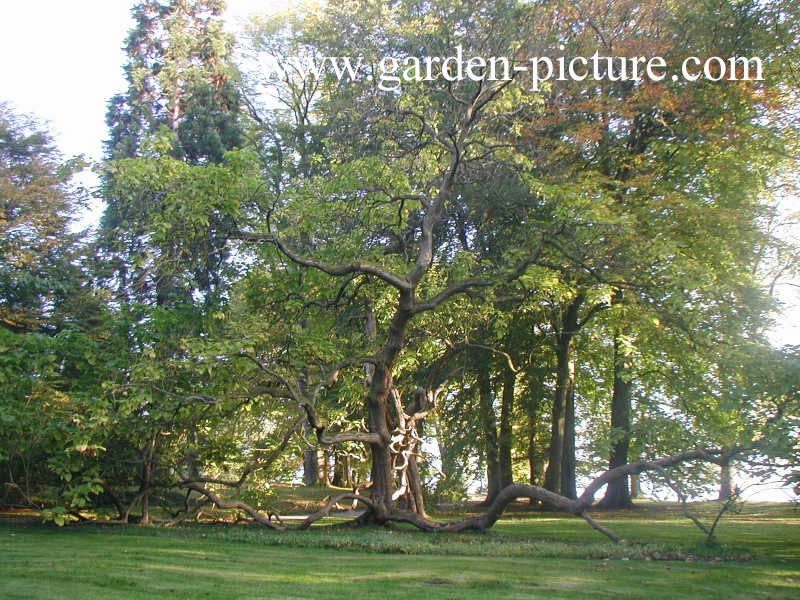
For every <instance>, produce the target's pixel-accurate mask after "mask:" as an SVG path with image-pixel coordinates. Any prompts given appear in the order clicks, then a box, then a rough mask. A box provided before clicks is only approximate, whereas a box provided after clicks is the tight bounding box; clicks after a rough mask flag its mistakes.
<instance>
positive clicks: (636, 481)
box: [631, 473, 642, 500]
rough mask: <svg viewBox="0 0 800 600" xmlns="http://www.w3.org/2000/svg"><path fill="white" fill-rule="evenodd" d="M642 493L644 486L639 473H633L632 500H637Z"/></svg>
mask: <svg viewBox="0 0 800 600" xmlns="http://www.w3.org/2000/svg"><path fill="white" fill-rule="evenodd" d="M641 495H642V486H641V479H640V476H639V473H633V474H631V500H636V499H637V498H639V497H641Z"/></svg>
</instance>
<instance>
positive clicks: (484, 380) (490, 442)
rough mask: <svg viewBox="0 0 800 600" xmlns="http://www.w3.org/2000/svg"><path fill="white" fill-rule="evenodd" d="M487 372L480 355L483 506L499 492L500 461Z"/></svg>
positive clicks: (478, 373)
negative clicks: (484, 486) (484, 474)
mask: <svg viewBox="0 0 800 600" xmlns="http://www.w3.org/2000/svg"><path fill="white" fill-rule="evenodd" d="M490 375H491V374H490V370H489V360H488V354H486V353H482V354H481V356H480V358H479V362H478V368H477V380H478V394H479V399H478V406H479V411H480V422H481V432H482V433H483V453H484V458H485V459H486V499H485V500H484V503H485V504H490V503H491V502H493V501H494V499H495V497H496V496H497V493H498V492H499V491H500V487H501V485H500V484H501V482H500V461H499V453H498V440H497V418H496V417H495V413H494V394H493V393H492V382H491V377H490Z"/></svg>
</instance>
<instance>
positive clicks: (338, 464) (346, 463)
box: [331, 453, 352, 487]
mask: <svg viewBox="0 0 800 600" xmlns="http://www.w3.org/2000/svg"><path fill="white" fill-rule="evenodd" d="M331 484H332V485H333V486H334V487H352V480H351V478H350V458H349V457H348V456H346V455H343V454H341V453H336V454H335V455H334V457H333V479H332V480H331Z"/></svg>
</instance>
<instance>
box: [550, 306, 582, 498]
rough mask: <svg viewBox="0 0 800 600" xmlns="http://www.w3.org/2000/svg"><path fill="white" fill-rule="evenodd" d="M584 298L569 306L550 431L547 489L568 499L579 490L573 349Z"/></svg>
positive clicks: (559, 348) (560, 343)
mask: <svg viewBox="0 0 800 600" xmlns="http://www.w3.org/2000/svg"><path fill="white" fill-rule="evenodd" d="M583 301H584V297H583V295H581V294H579V295H578V296H576V297H575V299H574V300H573V301H572V302H571V303H570V304H569V306H567V308H566V310H565V311H564V314H563V317H562V319H561V323H560V324H559V328H558V337H557V339H556V360H557V363H556V390H555V394H554V397H553V417H552V423H551V432H550V460H549V462H548V465H547V472H546V473H545V483H544V487H545V489H548V490H550V491H553V492H556V493H559V494H561V495H562V496H566V497H568V498H574V497H575V496H576V493H575V492H576V490H575V487H576V486H575V396H574V389H573V388H574V385H575V363H574V358H573V348H574V340H575V335H576V334H577V333H578V329H579V327H580V324H579V320H578V316H579V312H580V308H581V305H582V304H583Z"/></svg>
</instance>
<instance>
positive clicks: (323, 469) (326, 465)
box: [319, 450, 332, 487]
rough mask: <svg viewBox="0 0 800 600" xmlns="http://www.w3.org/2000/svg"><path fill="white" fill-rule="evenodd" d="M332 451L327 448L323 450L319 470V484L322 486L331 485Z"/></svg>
mask: <svg viewBox="0 0 800 600" xmlns="http://www.w3.org/2000/svg"><path fill="white" fill-rule="evenodd" d="M330 462H331V453H330V452H328V451H327V450H323V451H322V464H320V470H319V484H320V485H321V486H322V487H331V485H332V483H331V471H330Z"/></svg>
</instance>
